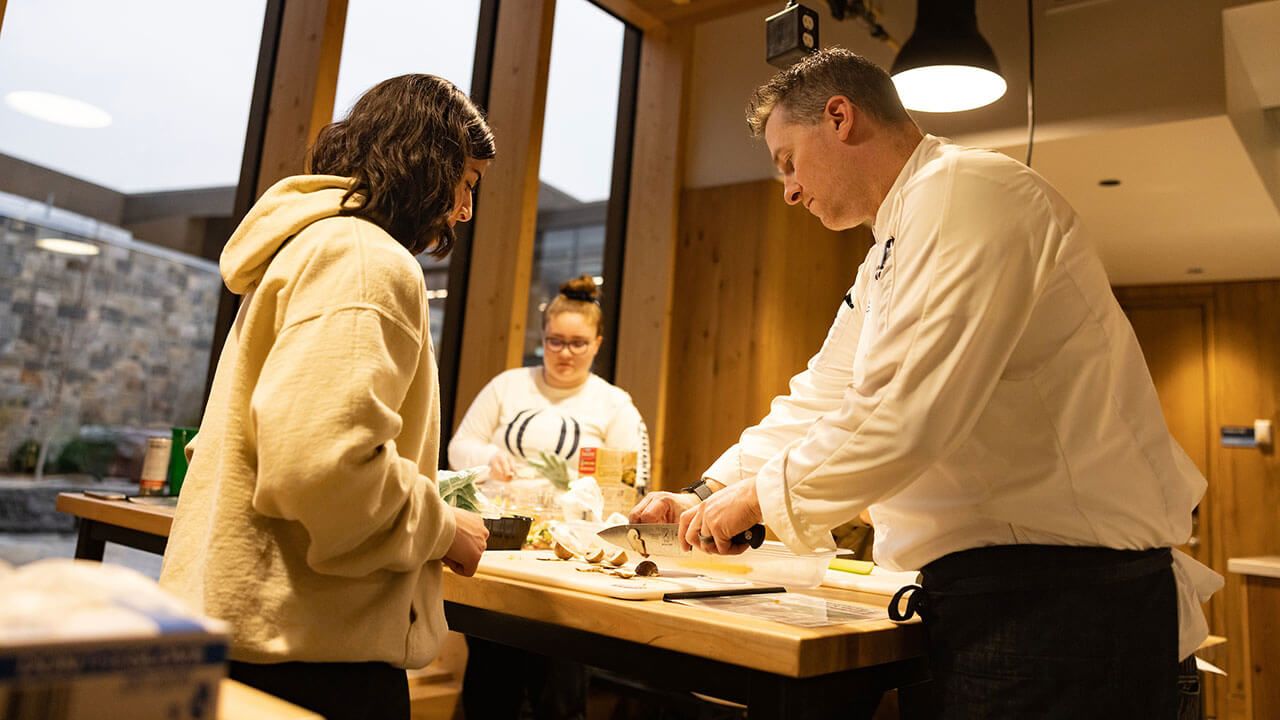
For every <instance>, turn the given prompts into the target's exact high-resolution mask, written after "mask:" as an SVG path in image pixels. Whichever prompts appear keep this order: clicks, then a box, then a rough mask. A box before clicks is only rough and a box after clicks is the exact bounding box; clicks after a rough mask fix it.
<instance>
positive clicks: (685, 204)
mask: <svg viewBox="0 0 1280 720" xmlns="http://www.w3.org/2000/svg"><path fill="white" fill-rule="evenodd" d="M755 199H756V197H755V195H754V193H753V192H752V189H751V188H750V186H749V185H748V186H745V187H744V186H742V185H734V186H727V187H719V188H705V189H697V190H686V191H685V192H684V193H683V195H682V196H681V201H680V207H681V213H680V244H679V248H678V251H677V258H676V271H675V297H676V301H675V308H674V310H675V313H674V318H673V321H672V340H671V359H670V365H671V370H670V373H669V376H668V384H669V391H668V396H669V401H668V402H669V410H668V416H667V425H666V430H665V434H664V439H665V445H666V452H667V455H666V459H665V466H664V472H663V476H664V478H665V481H666V483H667V485H668V486H669V487H678V486H679V485H680V484H681V483H682V482H683V483H686V484H687V482H688V481H691V478H692V479H696V478H697V477H698V474H699V473H701V472H702V471H703V470H705V469H706V467H707V465H709V464H710V463H711V462H712V461H714V460H715V458H716V457H717V454H718V453H719V452H720V451H722V450H724V449H725V448H727V447H728V446H729V445H731V444H732V443H733V442H734V440H735V439H736V438H737V435H738V433H739V432H741V430H742V428H743V427H744V425H743V424H742V419H743V418H744V417H745V410H746V407H747V402H748V394H749V392H750V385H749V380H750V372H751V368H750V362H751V343H752V341H753V323H752V315H753V313H754V302H755V298H756V295H757V293H756V287H755V282H756V279H757V270H758V265H759V263H757V262H756V250H757V246H758V241H757V235H758V234H759V232H760V227H761V226H762V225H763V220H764V217H763V215H761V214H760V213H759V210H760V208H759V205H758V203H756V202H754V200H755Z"/></svg>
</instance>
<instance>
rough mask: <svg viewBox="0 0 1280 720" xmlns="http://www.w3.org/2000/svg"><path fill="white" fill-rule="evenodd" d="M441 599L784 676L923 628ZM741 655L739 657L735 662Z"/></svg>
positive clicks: (118, 513)
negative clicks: (807, 624)
mask: <svg viewBox="0 0 1280 720" xmlns="http://www.w3.org/2000/svg"><path fill="white" fill-rule="evenodd" d="M57 507H58V509H59V510H61V511H63V512H67V513H71V514H74V515H78V516H80V517H84V518H88V519H91V520H96V521H99V522H103V523H110V524H112V525H117V526H120V527H126V528H130V529H133V530H138V531H141V532H147V533H152V534H155V535H160V536H168V534H169V528H170V524H171V522H172V520H173V508H169V507H162V506H152V505H140V504H136V503H130V502H127V501H120V500H99V499H96V498H89V497H85V496H84V495H82V494H80V493H63V494H60V495H59V496H58V504H57ZM443 589H444V599H445V600H447V601H449V602H453V603H458V604H460V605H467V606H471V607H475V608H479V609H482V610H487V611H491V612H497V613H503V614H506V615H512V616H516V617H520V618H525V619H529V620H536V621H540V622H545V623H549V624H552V625H557V626H561V627H567V628H573V629H576V630H582V631H585V632H591V633H596V634H599V635H604V636H607V637H612V638H617V639H620V640H626V641H630V642H635V643H640V644H644V645H650V646H653V647H658V648H662V649H666V650H672V651H675V652H680V653H685V654H689V655H695V656H699V657H703V658H708V659H712V660H718V661H721V662H726V663H731V664H741V665H744V666H746V665H748V664H749V666H750V667H752V668H754V669H757V670H762V671H766V672H771V673H776V674H778V675H783V676H787V677H795V678H803V677H812V676H815V675H822V674H826V673H831V672H839V671H843V670H849V669H852V668H860V667H867V666H870V665H878V664H881V663H888V662H893V661H896V660H902V659H904V658H910V657H915V656H919V655H923V654H924V632H923V628H922V627H921V626H920V625H919V624H918V622H912V623H907V624H905V625H903V624H898V623H895V622H892V621H891V620H889V619H888V618H887V617H886V618H885V619H883V620H868V621H862V622H856V623H845V624H840V625H831V626H826V627H818V628H806V627H799V626H794V625H787V624H783V623H778V622H772V621H769V620H763V619H758V618H753V617H748V616H744V615H738V614H734V613H726V612H720V611H716V610H711V609H708V608H699V607H690V606H687V605H679V604H675V603H669V602H665V601H662V600H618V599H615V598H610V597H604V596H601V595H592V594H588V593H583V592H578V591H575V590H566V589H560V588H555V587H550V586H547V585H542V584H538V583H530V582H524V581H520V580H514V579H509V578H503V577H499V576H496V575H487V574H484V573H478V574H476V575H475V576H474V577H470V578H467V577H463V576H461V575H457V574H455V573H453V572H446V573H444V588H443ZM801 592H803V593H804V594H807V595H812V596H817V597H825V598H829V599H832V600H840V601H844V602H851V603H857V604H863V605H871V606H876V607H884V606H885V599H884V598H882V597H879V596H875V595H867V594H863V593H858V592H854V591H850V590H841V589H835V588H817V589H814V590H806V591H801ZM735 658H742V659H743V661H742V662H741V663H735Z"/></svg>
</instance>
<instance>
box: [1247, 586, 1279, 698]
mask: <svg viewBox="0 0 1280 720" xmlns="http://www.w3.org/2000/svg"><path fill="white" fill-rule="evenodd" d="M1243 584H1244V587H1245V592H1244V596H1243V599H1242V601H1241V617H1242V618H1243V626H1244V630H1245V634H1244V637H1243V639H1242V644H1243V645H1245V653H1246V655H1247V656H1248V657H1249V660H1250V662H1249V668H1248V674H1249V677H1250V685H1251V686H1252V688H1253V693H1252V696H1251V700H1252V702H1251V705H1252V710H1251V712H1250V714H1249V715H1247V716H1245V717H1248V718H1250V719H1251V720H1270V719H1271V718H1277V717H1280V683H1277V682H1274V680H1275V678H1277V677H1280V623H1277V622H1276V618H1277V617H1280V580H1276V579H1275V578H1268V577H1257V576H1252V577H1249V578H1247V579H1245V580H1244V582H1243Z"/></svg>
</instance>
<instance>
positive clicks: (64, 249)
mask: <svg viewBox="0 0 1280 720" xmlns="http://www.w3.org/2000/svg"><path fill="white" fill-rule="evenodd" d="M36 247H39V248H44V249H45V250H49V251H51V252H56V253H62V254H63V255H97V254H98V246H97V245H94V244H92V243H87V242H83V241H81V240H68V239H67V238H40V239H39V240H36Z"/></svg>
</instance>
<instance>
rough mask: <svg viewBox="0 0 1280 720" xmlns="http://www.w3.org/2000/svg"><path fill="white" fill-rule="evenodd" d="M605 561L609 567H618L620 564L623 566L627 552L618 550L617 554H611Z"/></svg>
mask: <svg viewBox="0 0 1280 720" xmlns="http://www.w3.org/2000/svg"><path fill="white" fill-rule="evenodd" d="M605 561H606V562H608V563H609V564H610V565H612V566H614V567H618V566H619V565H621V564H623V563H625V562H626V561H627V551H626V550H621V549H620V550H618V551H617V552H615V553H614V554H612V555H610V556H609V557H607V558H605Z"/></svg>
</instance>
